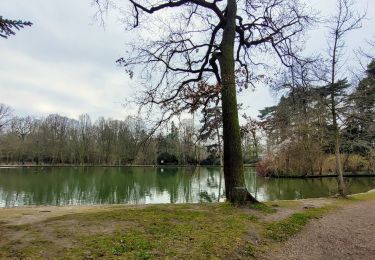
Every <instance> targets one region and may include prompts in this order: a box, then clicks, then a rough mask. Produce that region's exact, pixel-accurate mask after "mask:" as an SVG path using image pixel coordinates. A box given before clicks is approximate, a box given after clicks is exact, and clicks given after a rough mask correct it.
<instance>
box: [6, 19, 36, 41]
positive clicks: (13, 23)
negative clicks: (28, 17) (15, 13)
mask: <svg viewBox="0 0 375 260" xmlns="http://www.w3.org/2000/svg"><path fill="white" fill-rule="evenodd" d="M31 25H32V23H31V22H26V21H21V20H8V19H4V18H3V17H2V16H0V37H3V38H5V39H6V38H8V37H9V36H11V35H15V34H16V32H15V31H16V30H20V29H21V28H24V27H25V26H31Z"/></svg>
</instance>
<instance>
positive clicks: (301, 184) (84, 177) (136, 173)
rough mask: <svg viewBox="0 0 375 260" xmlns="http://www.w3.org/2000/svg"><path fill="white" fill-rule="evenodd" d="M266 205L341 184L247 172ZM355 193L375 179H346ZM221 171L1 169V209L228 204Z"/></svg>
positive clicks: (249, 183)
mask: <svg viewBox="0 0 375 260" xmlns="http://www.w3.org/2000/svg"><path fill="white" fill-rule="evenodd" d="M245 171H246V175H245V176H246V185H247V188H248V189H249V191H250V192H251V193H252V194H253V195H254V196H255V197H256V198H257V199H258V200H260V201H266V200H276V199H300V198H315V197H322V196H327V195H330V194H334V193H335V192H336V186H337V183H336V179H335V178H323V179H266V178H261V177H257V176H256V174H255V170H254V168H245ZM346 181H347V186H348V191H349V192H350V193H359V192H366V191H368V190H370V189H373V188H375V178H365V177H361V178H346ZM224 193H225V192H224V178H223V173H222V170H221V169H220V168H215V167H213V168H204V167H198V168H169V167H168V168H153V167H88V168H81V167H78V168H73V167H61V168H0V207H17V206H26V205H84V204H86V205H87V204H149V203H197V202H215V201H224V200H225V195H224Z"/></svg>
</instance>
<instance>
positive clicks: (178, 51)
mask: <svg viewBox="0 0 375 260" xmlns="http://www.w3.org/2000/svg"><path fill="white" fill-rule="evenodd" d="M95 2H96V3H97V4H98V5H99V6H100V7H103V6H104V7H105V6H106V4H108V0H102V1H101V0H96V1H95ZM127 3H128V6H126V8H123V9H122V11H123V12H125V22H126V23H127V24H128V25H129V26H130V28H131V29H134V28H138V30H139V31H140V32H141V34H142V35H144V37H145V39H143V40H142V39H141V40H139V41H138V42H136V43H134V44H132V51H131V52H129V53H128V55H126V56H125V57H123V58H121V59H119V60H118V63H119V64H120V65H123V66H124V67H125V68H126V69H127V70H128V72H130V76H133V73H134V69H135V68H136V67H137V66H139V65H140V66H141V67H142V69H143V70H142V75H143V77H144V78H145V79H146V81H145V86H146V90H145V91H144V92H142V93H141V94H140V95H139V97H140V98H139V99H138V102H139V104H140V105H141V106H147V107H148V109H149V110H148V111H152V109H150V107H151V108H152V107H153V106H154V105H156V106H157V107H159V108H160V109H161V115H162V116H161V119H160V120H158V123H157V124H156V125H157V126H158V125H160V124H162V122H165V121H166V120H169V119H171V118H172V117H173V116H176V115H179V114H181V113H182V112H184V111H189V112H192V111H195V110H197V109H199V108H201V107H205V106H207V105H208V104H209V103H210V102H211V101H212V100H214V99H216V98H220V100H221V107H222V114H223V140H224V176H225V187H226V197H227V199H228V200H229V201H231V202H235V203H243V202H245V201H255V199H254V198H253V197H252V196H251V195H250V194H249V193H248V191H247V189H246V187H245V179H244V173H243V160H242V151H241V137H240V127H239V119H238V109H237V97H236V91H237V87H238V88H239V89H245V88H247V87H249V86H250V85H254V83H255V80H256V79H258V78H259V75H258V74H257V73H256V69H255V67H256V65H259V64H261V65H263V66H265V62H264V61H265V60H266V59H267V56H271V55H275V56H277V57H278V58H279V60H280V61H281V63H282V64H284V65H287V66H289V65H290V63H291V62H290V61H291V59H293V58H295V52H296V51H298V50H299V48H297V47H296V43H300V42H301V41H300V37H301V35H302V34H303V32H304V30H305V29H306V26H307V25H308V24H309V23H310V22H312V19H311V17H310V14H311V12H310V10H308V11H306V7H305V5H304V4H302V3H301V1H299V0H253V1H247V0H239V1H236V0H227V1H223V0H213V1H207V0H169V1H156V0H154V1H142V0H139V1H137V0H129V1H127ZM107 6H108V5H107ZM111 6H115V4H113V2H112V4H111ZM126 10H130V11H128V12H127V11H126ZM129 12H130V13H129ZM145 16H146V17H147V18H146V17H145ZM152 18H154V19H152ZM146 35H147V36H146ZM259 52H261V53H262V55H261V60H257V58H256V57H260V56H257V53H258V54H259ZM271 53H272V54H271ZM212 86H214V87H212ZM152 115H153V116H155V112H153V114H152Z"/></svg>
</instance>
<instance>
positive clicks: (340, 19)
mask: <svg viewBox="0 0 375 260" xmlns="http://www.w3.org/2000/svg"><path fill="white" fill-rule="evenodd" d="M364 18H365V14H361V13H358V12H356V11H355V10H354V2H353V0H337V13H336V14H335V15H334V16H332V17H331V18H330V19H329V20H328V24H329V25H328V28H329V32H328V42H329V49H328V55H329V59H328V63H329V68H328V70H326V74H325V75H324V79H325V82H326V83H327V85H328V86H327V91H328V92H329V95H330V104H329V105H330V110H331V115H332V127H333V137H334V147H335V157H336V172H337V174H338V192H339V195H340V196H345V183H344V177H343V167H342V162H341V156H340V129H339V124H338V108H339V104H340V100H339V96H340V95H342V94H343V91H345V90H344V89H345V80H340V79H339V77H340V69H341V68H342V66H343V56H344V50H345V37H346V36H347V34H348V33H349V32H351V31H353V30H356V29H359V28H361V26H362V24H361V22H362V20H363V19H364Z"/></svg>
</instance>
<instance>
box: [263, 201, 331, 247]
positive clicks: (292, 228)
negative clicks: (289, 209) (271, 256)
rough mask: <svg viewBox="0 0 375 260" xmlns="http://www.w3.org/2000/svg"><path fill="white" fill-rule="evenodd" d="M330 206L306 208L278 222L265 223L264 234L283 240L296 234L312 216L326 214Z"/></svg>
mask: <svg viewBox="0 0 375 260" xmlns="http://www.w3.org/2000/svg"><path fill="white" fill-rule="evenodd" d="M330 209H332V207H321V208H312V209H307V210H305V211H303V212H298V213H294V214H293V215H291V216H290V217H288V218H286V219H283V220H281V221H278V222H273V223H267V224H265V229H266V230H265V236H266V237H267V238H270V239H272V240H274V241H278V242H281V241H285V240H287V239H288V238H289V237H291V236H293V235H295V234H297V233H298V232H299V231H300V230H302V228H303V227H304V226H305V225H306V224H307V223H308V222H309V220H311V219H313V218H319V217H321V216H323V215H324V214H326V213H327V212H328V211H329V210H330Z"/></svg>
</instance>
